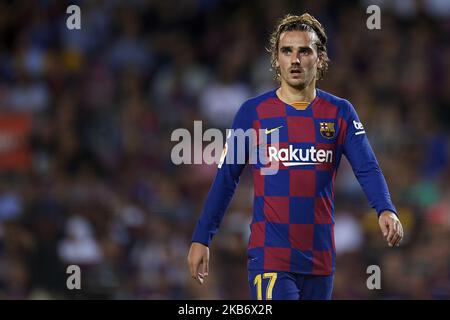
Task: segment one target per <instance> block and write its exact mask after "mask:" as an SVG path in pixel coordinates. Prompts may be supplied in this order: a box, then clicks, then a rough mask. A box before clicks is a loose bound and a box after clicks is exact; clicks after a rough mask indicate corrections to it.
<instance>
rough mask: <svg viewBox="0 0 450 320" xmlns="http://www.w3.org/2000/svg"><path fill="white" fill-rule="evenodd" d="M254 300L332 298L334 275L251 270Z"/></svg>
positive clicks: (251, 286)
mask: <svg viewBox="0 0 450 320" xmlns="http://www.w3.org/2000/svg"><path fill="white" fill-rule="evenodd" d="M248 275H249V278H248V280H249V281H248V282H249V285H250V292H251V296H252V299H253V300H330V299H331V294H332V292H333V279H334V275H329V276H314V275H302V274H298V273H292V272H279V271H272V272H271V271H249V273H248Z"/></svg>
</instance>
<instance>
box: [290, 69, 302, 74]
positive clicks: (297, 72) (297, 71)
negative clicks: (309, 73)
mask: <svg viewBox="0 0 450 320" xmlns="http://www.w3.org/2000/svg"><path fill="white" fill-rule="evenodd" d="M300 73H302V71H301V70H300V69H291V74H300Z"/></svg>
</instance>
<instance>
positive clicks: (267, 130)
mask: <svg viewBox="0 0 450 320" xmlns="http://www.w3.org/2000/svg"><path fill="white" fill-rule="evenodd" d="M280 128H283V126H279V127H276V128H273V129H267V128H266V134H270V133H272V132H274V131H277V130H278V129H280Z"/></svg>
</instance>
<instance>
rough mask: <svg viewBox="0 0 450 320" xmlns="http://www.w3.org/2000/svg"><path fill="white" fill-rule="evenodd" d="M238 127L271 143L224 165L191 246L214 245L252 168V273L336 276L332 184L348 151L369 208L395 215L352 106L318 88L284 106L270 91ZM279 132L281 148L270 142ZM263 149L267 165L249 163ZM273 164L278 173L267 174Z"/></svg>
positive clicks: (240, 115) (248, 105)
mask: <svg viewBox="0 0 450 320" xmlns="http://www.w3.org/2000/svg"><path fill="white" fill-rule="evenodd" d="M232 128H233V129H234V130H236V129H243V130H244V131H245V130H247V129H251V128H253V129H255V130H264V132H265V134H266V135H267V139H266V141H262V140H261V139H256V140H255V141H256V142H255V143H253V144H250V143H248V145H247V149H248V150H247V152H246V154H245V162H244V163H236V162H237V161H230V162H233V163H229V161H224V162H223V163H222V164H221V165H219V169H218V170H217V174H216V177H215V179H214V182H213V184H212V186H211V189H210V191H209V194H208V197H207V199H206V202H205V205H204V208H203V212H202V213H201V216H200V219H199V221H198V223H197V226H196V228H195V231H194V234H193V237H192V241H193V242H199V243H203V244H205V245H209V244H210V242H211V240H212V238H213V236H214V234H215V233H216V232H217V231H218V229H219V226H220V223H221V221H222V218H223V215H224V213H225V211H226V209H227V207H228V205H229V203H230V200H231V198H232V197H233V194H234V191H235V189H236V186H237V184H238V183H239V177H240V175H241V173H242V170H243V169H244V167H245V166H246V164H249V166H250V168H251V170H252V174H253V183H254V205H253V219H252V223H251V225H250V229H251V235H250V239H249V243H248V268H249V270H270V271H287V272H295V273H301V274H311V275H330V274H332V273H333V272H334V268H335V255H336V249H335V244H334V181H335V177H336V172H337V169H338V167H339V163H340V159H341V156H342V154H345V156H346V157H347V159H348V160H349V162H350V164H351V166H352V168H353V171H354V173H355V175H356V178H357V179H358V181H359V183H360V184H361V186H362V188H363V190H364V192H365V194H366V196H367V198H368V200H369V203H370V205H371V207H372V208H374V209H375V210H376V211H377V213H378V214H380V213H381V212H382V211H384V210H389V211H392V212H394V213H396V209H395V207H394V205H393V204H392V202H391V198H390V194H389V190H388V187H387V184H386V181H385V178H384V176H383V174H382V172H381V170H380V167H379V165H378V162H377V159H376V157H375V154H374V152H373V150H372V148H371V146H370V144H369V141H368V139H367V136H366V134H365V131H364V128H363V126H362V124H361V122H360V120H359V118H358V115H357V113H356V111H355V109H354V107H353V106H352V105H351V103H350V102H349V101H347V100H344V99H341V98H338V97H336V96H334V95H331V94H329V93H327V92H325V91H323V90H320V89H316V98H315V99H314V100H313V101H312V102H311V103H310V104H309V105H308V106H307V107H306V109H304V110H299V109H296V108H294V107H293V106H291V105H289V104H286V103H284V102H283V101H281V100H280V99H279V98H278V96H277V95H276V90H272V91H269V92H267V93H265V94H262V95H260V96H258V97H255V98H252V99H250V100H248V101H246V102H245V103H244V104H243V105H242V106H241V108H240V109H239V111H238V112H237V114H236V116H235V119H234V121H233V126H232ZM275 131H276V134H277V137H278V141H279V142H278V143H274V141H271V140H270V137H271V135H272V134H273V133H274V132H275ZM229 139H234V136H233V135H231V136H230V137H228V140H227V141H230V140H229ZM259 148H264V154H265V156H266V157H265V160H266V161H267V160H269V161H270V162H269V163H263V162H262V161H261V159H259V161H253V162H252V163H249V161H248V160H249V159H250V155H251V154H252V152H253V153H254V151H255V150H259ZM235 151H236V150H235ZM233 156H236V152H234V155H233ZM226 157H228V155H226ZM274 162H277V163H276V164H277V165H278V170H276V173H275V174H265V173H263V169H264V168H267V167H269V166H270V165H273V163H274Z"/></svg>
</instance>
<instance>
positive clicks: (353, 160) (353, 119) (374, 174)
mask: <svg viewBox="0 0 450 320" xmlns="http://www.w3.org/2000/svg"><path fill="white" fill-rule="evenodd" d="M345 107H346V108H345V111H344V112H345V115H344V119H345V122H346V124H347V128H346V133H345V139H344V154H345V156H346V157H347V159H348V160H349V162H350V165H351V166H352V169H353V172H354V173H355V176H356V178H357V180H358V182H359V184H360V185H361V187H362V189H363V191H364V193H365V195H366V197H367V199H368V200H369V204H370V206H371V207H372V208H374V209H375V210H376V212H377V214H378V215H380V214H381V212H383V211H385V210H389V211H391V212H393V213H395V214H397V210H396V208H395V207H394V205H393V203H392V201H391V196H390V193H389V189H388V186H387V183H386V179H385V178H384V176H383V173H382V171H381V168H380V166H379V164H378V161H377V159H376V156H375V153H374V152H373V150H372V147H371V145H370V143H369V140H368V138H367V135H366V132H365V130H364V126H363V125H362V123H361V121H360V120H359V117H358V114H357V113H356V110H355V108H354V107H353V105H352V104H351V103H350V102H348V101H345Z"/></svg>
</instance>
